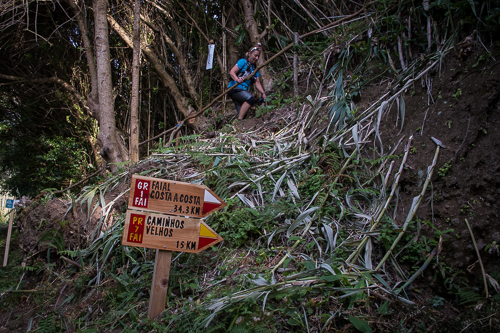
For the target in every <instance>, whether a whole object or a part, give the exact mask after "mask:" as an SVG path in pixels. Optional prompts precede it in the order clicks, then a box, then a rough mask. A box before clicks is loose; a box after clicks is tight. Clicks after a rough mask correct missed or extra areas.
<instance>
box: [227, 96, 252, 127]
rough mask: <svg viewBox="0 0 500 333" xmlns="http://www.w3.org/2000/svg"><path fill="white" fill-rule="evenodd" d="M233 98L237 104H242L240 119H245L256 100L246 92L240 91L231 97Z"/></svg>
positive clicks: (239, 113)
mask: <svg viewBox="0 0 500 333" xmlns="http://www.w3.org/2000/svg"><path fill="white" fill-rule="evenodd" d="M231 98H232V99H233V101H234V102H235V104H236V102H239V103H241V108H240V109H239V110H238V111H239V112H238V119H240V120H242V119H244V118H245V115H246V114H247V112H248V110H249V109H250V107H252V105H253V104H254V103H255V98H254V97H253V95H252V94H250V93H249V92H248V91H246V90H241V91H238V92H236V93H234V94H232V95H231Z"/></svg>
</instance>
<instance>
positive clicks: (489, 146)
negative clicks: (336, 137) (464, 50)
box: [382, 49, 500, 280]
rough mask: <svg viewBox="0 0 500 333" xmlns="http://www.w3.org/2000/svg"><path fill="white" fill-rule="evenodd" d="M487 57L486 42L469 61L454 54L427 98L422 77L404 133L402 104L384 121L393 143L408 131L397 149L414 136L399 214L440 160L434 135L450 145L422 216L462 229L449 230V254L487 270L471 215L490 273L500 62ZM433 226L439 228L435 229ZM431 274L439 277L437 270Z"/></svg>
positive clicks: (499, 163)
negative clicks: (469, 227)
mask: <svg viewBox="0 0 500 333" xmlns="http://www.w3.org/2000/svg"><path fill="white" fill-rule="evenodd" d="M485 57H486V53H485V52H484V49H480V50H477V51H476V53H474V54H472V55H470V56H469V58H468V59H466V60H459V59H457V58H456V57H455V55H454V54H451V55H449V56H448V57H447V59H446V61H444V62H443V65H442V67H441V75H439V73H438V72H435V73H433V74H432V77H431V79H432V99H433V101H432V100H430V103H429V105H427V104H428V94H427V87H425V86H424V87H422V85H421V84H420V83H417V84H415V85H414V87H413V90H411V89H408V91H407V93H406V95H405V103H406V116H405V121H404V127H403V130H402V131H401V134H399V132H400V126H399V125H397V124H396V119H397V113H398V112H397V110H396V105H394V107H393V108H392V109H391V111H390V113H389V116H388V117H387V118H385V121H384V123H383V125H382V128H383V130H382V141H383V142H384V144H386V145H387V148H391V146H394V144H395V143H397V142H398V140H399V139H400V136H401V135H404V136H405V139H404V140H403V143H402V144H401V146H400V147H399V148H398V150H396V154H401V153H403V146H404V144H406V142H407V140H408V138H409V137H410V136H411V135H413V140H412V143H411V148H410V155H409V157H408V160H407V163H406V167H407V170H405V172H404V173H403V176H402V179H401V181H400V184H401V190H400V193H399V194H400V195H399V199H400V203H399V205H398V207H399V211H398V215H397V217H396V221H397V222H399V223H400V224H402V223H403V222H404V219H405V218H406V215H407V214H408V210H409V208H410V206H411V203H412V200H413V198H414V197H415V196H417V195H419V194H420V192H421V190H422V184H423V182H424V180H425V177H426V175H427V167H428V166H430V165H431V164H432V160H433V158H434V155H435V152H436V148H437V145H436V144H435V143H434V142H433V140H432V139H431V138H432V137H434V138H436V139H438V140H439V141H441V142H442V144H443V145H444V146H446V148H445V149H440V152H439V157H438V160H437V164H436V168H435V171H434V174H433V177H432V186H430V187H429V188H428V191H427V192H426V194H425V198H424V201H423V202H422V204H421V205H420V208H419V210H418V213H417V216H418V218H420V219H421V220H423V221H430V222H431V223H432V224H433V225H434V226H436V227H437V228H438V229H439V230H441V231H445V230H449V229H453V230H454V231H453V232H449V233H446V234H445V235H444V238H445V242H444V243H443V252H442V253H441V256H442V257H443V260H446V262H447V263H448V264H449V265H450V266H451V268H452V269H455V268H456V269H462V270H463V269H466V268H467V267H469V266H470V269H469V272H471V273H472V274H474V275H476V276H477V277H480V276H481V270H480V267H479V265H477V261H478V258H477V254H476V252H475V249H474V246H473V243H472V240H471V235H470V232H469V230H468V228H467V225H466V223H465V219H467V221H468V222H469V223H470V225H471V227H472V231H473V233H474V237H475V239H476V241H477V247H478V249H479V251H480V253H481V257H482V260H483V263H484V266H485V270H486V272H487V273H490V274H491V273H492V272H494V271H499V269H500V266H499V265H500V261H499V260H498V259H499V257H500V253H499V251H498V247H495V244H499V243H500V232H499V230H498V227H496V225H497V223H498V212H499V211H500V210H499V204H498V200H497V198H498V194H500V190H499V185H500V180H499V179H500V155H499V153H500V150H499V142H500V133H499V132H498V131H497V130H496V129H497V128H498V126H499V123H500V104H499V101H500V75H499V74H500V66H498V64H499V62H494V61H489V62H486V61H481V60H480V59H482V58H485ZM495 57H496V58H498V53H497V54H496V55H495ZM411 95H413V96H411ZM399 121H401V119H399ZM431 199H432V200H431ZM429 233H431V234H432V232H431V230H430V228H429V229H428V230H427V234H429ZM495 242H496V243H495ZM488 245H490V246H489V247H488V249H487V250H486V247H487V246H488ZM471 265H472V266H471ZM428 278H429V279H430V280H432V274H430V275H428Z"/></svg>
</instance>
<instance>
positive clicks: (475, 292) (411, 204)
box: [0, 41, 500, 332]
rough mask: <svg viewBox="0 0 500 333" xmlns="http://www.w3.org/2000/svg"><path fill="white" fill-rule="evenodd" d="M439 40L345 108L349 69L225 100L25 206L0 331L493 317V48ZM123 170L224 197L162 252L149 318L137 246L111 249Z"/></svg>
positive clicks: (148, 258)
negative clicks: (191, 130)
mask: <svg viewBox="0 0 500 333" xmlns="http://www.w3.org/2000/svg"><path fill="white" fill-rule="evenodd" d="M463 45H465V44H462V46H463ZM443 53H446V56H445V57H443V58H439V57H437V58H432V57H428V58H424V57H422V59H421V61H420V62H418V61H417V62H415V63H413V64H412V67H410V68H409V69H408V70H407V71H406V72H405V73H412V74H411V75H406V76H403V75H400V79H399V80H397V79H395V80H392V79H389V77H384V76H383V75H382V76H381V77H380V76H379V78H378V79H377V80H373V81H370V82H369V83H368V84H366V85H364V86H363V87H362V89H360V90H359V91H358V94H357V95H356V98H352V99H350V100H349V101H348V102H349V105H348V107H349V110H350V112H348V113H345V114H342V113H341V112H340V111H339V112H338V113H336V112H335V110H341V109H340V108H337V109H336V108H335V107H334V106H335V105H336V104H337V103H339V99H337V98H335V96H336V90H338V89H339V87H341V86H342V85H341V84H343V85H344V86H346V87H347V86H348V85H349V83H350V82H352V81H350V80H351V77H350V75H352V72H350V71H349V70H347V71H345V72H344V73H343V74H340V76H339V75H338V73H337V76H335V74H333V75H332V76H331V77H332V78H333V80H332V82H333V83H334V84H332V85H328V86H325V87H324V89H323V91H322V93H321V94H317V95H316V96H314V95H312V96H311V95H309V97H307V95H308V94H307V93H306V94H304V96H301V98H300V99H299V100H298V101H296V100H295V99H293V96H291V93H290V92H288V91H281V90H279V88H274V91H273V92H272V93H273V95H272V96H274V97H273V98H272V99H271V100H270V101H268V104H267V105H264V106H261V107H259V108H257V109H256V110H254V111H253V113H250V117H249V118H248V119H246V120H244V121H242V122H234V123H233V122H231V121H232V120H231V117H232V114H233V112H234V110H232V109H229V110H228V111H227V114H226V115H221V117H220V119H224V120H223V121H219V122H218V123H215V122H214V124H213V126H212V133H210V135H206V134H207V133H205V136H196V135H193V136H189V137H183V138H180V139H178V145H176V144H174V145H172V146H170V147H158V148H157V150H156V152H154V153H153V154H152V156H151V157H149V158H148V159H146V160H143V161H141V162H140V163H139V164H138V165H136V166H134V167H133V168H130V169H123V170H121V171H118V172H117V173H115V174H113V175H108V176H107V177H106V178H103V179H102V180H101V181H100V182H96V183H92V184H89V185H88V186H87V187H86V188H84V189H83V190H82V192H80V193H74V194H72V193H68V195H66V196H65V197H62V198H53V197H52V196H50V195H46V196H45V199H37V200H35V201H33V202H31V203H27V207H26V208H23V209H22V210H21V209H20V211H19V218H18V220H17V225H18V227H19V233H17V234H16V238H15V242H14V244H13V246H14V249H16V250H17V247H19V248H20V249H21V251H19V250H17V251H19V252H17V254H16V255H15V256H14V258H13V259H12V260H11V262H10V263H9V269H10V271H8V270H2V271H1V272H2V273H1V274H2V277H3V278H5V280H6V281H11V280H15V279H17V281H18V284H17V286H10V285H5V286H3V287H5V288H4V289H5V292H2V294H1V297H2V301H3V304H5V306H4V309H5V311H3V312H2V314H1V317H0V323H1V326H2V328H0V332H8V331H22V330H26V329H27V328H28V327H29V328H31V327H37V329H38V331H40V332H41V331H43V329H46V328H48V327H52V328H53V329H54V328H56V330H55V331H78V330H80V331H83V332H84V331H85V330H87V332H90V331H91V330H92V329H95V330H97V331H101V332H115V331H122V330H125V331H128V330H130V331H134V330H135V331H172V332H187V331H189V332H191V331H207V332H208V331H212V330H217V329H218V330H225V331H231V330H234V331H237V330H240V331H279V332H291V331H296V332H304V331H310V332H320V331H321V332H326V331H332V332H334V331H348V332H355V331H361V332H371V331H372V330H375V331H377V330H378V331H401V332H410V331H419V332H424V331H431V332H460V331H464V332H472V331H477V332H479V331H486V330H488V329H489V330H491V331H496V329H498V328H500V323H499V317H498V306H499V299H500V298H499V294H498V292H499V290H498V283H497V282H496V281H498V278H499V277H500V272H499V261H498V258H499V255H500V253H499V247H498V246H499V243H500V233H499V232H498V230H497V229H498V228H496V223H497V220H498V211H499V210H500V209H499V207H498V206H499V204H498V202H497V200H496V198H497V197H498V194H499V193H498V188H499V186H498V185H499V184H498V182H499V180H498V179H499V176H500V175H499V172H500V164H499V162H500V160H499V158H500V157H499V149H498V144H499V143H498V142H500V140H499V139H500V138H499V134H498V133H497V132H496V130H495V129H496V127H497V126H498V122H499V121H500V104H499V101H500V100H499V97H500V90H499V89H500V88H499V87H500V85H499V77H500V76H499V75H498V74H499V73H500V66H498V64H499V62H498V61H497V60H496V59H499V58H500V52H499V48H498V45H497V46H496V48H494V49H492V50H491V52H489V51H487V50H485V48H484V46H482V45H481V43H479V42H478V41H473V44H472V47H470V50H469V51H467V52H465V51H464V50H463V48H462V47H461V46H460V45H458V46H457V47H456V48H455V49H451V48H450V49H448V52H443ZM373 66H374V65H373ZM375 67H376V66H374V67H373V70H374V71H375V72H376V70H377V69H376V68H375ZM369 68H370V67H369ZM402 72H403V71H401V72H400V73H402ZM374 74H375V75H376V74H378V73H374ZM342 75H343V76H342ZM306 78H307V75H306V73H304V72H303V76H302V80H303V81H302V82H303V83H304V82H305V80H306ZM342 78H344V81H342ZM337 82H340V83H341V84H337ZM306 90H307V87H306V86H305V85H303V87H302V91H303V92H306ZM287 98H289V100H287ZM351 102H352V104H351ZM332 110H333V111H332ZM216 111H217V110H216ZM256 115H258V116H259V117H256ZM330 119H334V120H335V121H333V122H332V123H330ZM206 136H210V137H211V138H206ZM438 147H439V148H438ZM136 173H140V174H144V175H148V176H151V177H157V178H165V179H173V180H178V181H187V182H193V183H203V184H205V185H207V186H209V187H210V188H212V189H213V190H214V191H215V192H216V193H217V194H218V195H219V196H220V197H221V198H223V199H224V200H225V201H226V202H227V203H228V207H227V208H226V209H225V210H223V211H221V212H218V213H216V214H214V215H212V216H211V217H209V218H208V219H207V223H208V224H209V225H210V226H211V227H212V228H213V229H214V230H215V231H216V232H217V233H219V234H220V235H221V236H222V237H224V239H225V241H224V242H223V243H221V244H220V245H218V246H216V247H214V248H212V249H211V250H208V251H205V252H203V253H201V254H199V255H193V254H186V253H184V254H182V253H174V256H173V258H174V261H173V264H172V272H171V279H170V281H169V290H170V292H169V295H168V299H167V303H168V306H167V311H166V312H165V313H164V314H163V315H162V316H161V318H159V320H158V321H157V322H156V321H148V320H147V319H146V317H147V309H148V300H149V292H150V291H149V290H150V289H149V288H150V284H151V275H152V270H153V261H154V251H153V250H151V249H143V248H138V247H123V246H121V235H122V232H123V223H124V212H125V210H126V206H127V204H126V200H127V198H128V189H129V187H130V179H131V175H132V174H136ZM466 221H467V222H466ZM467 223H468V224H469V225H470V226H471V229H470V230H471V231H469V229H468V227H467ZM472 234H473V235H474V238H475V242H473V240H472V238H471V236H472ZM476 250H477V251H479V254H480V255H481V258H478V253H477V252H476ZM483 266H484V271H483V268H482V267H483ZM20 267H22V268H20ZM16 272H17V273H16ZM16 274H17V275H16ZM9 279H10V280H9ZM483 279H484V280H483ZM486 286H487V287H486ZM8 288H10V289H8ZM4 289H2V290H4ZM52 331H54V330H52Z"/></svg>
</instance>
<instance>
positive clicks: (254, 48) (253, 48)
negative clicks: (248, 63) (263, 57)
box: [248, 46, 260, 53]
mask: <svg viewBox="0 0 500 333" xmlns="http://www.w3.org/2000/svg"><path fill="white" fill-rule="evenodd" d="M255 50H259V51H260V47H258V46H255V47H252V48H251V49H250V51H248V53H252V52H253V51H255Z"/></svg>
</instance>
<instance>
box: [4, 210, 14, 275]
mask: <svg viewBox="0 0 500 333" xmlns="http://www.w3.org/2000/svg"><path fill="white" fill-rule="evenodd" d="M13 221H14V209H12V210H11V211H10V219H9V229H8V230H7V240H6V242H5V254H4V256H3V267H5V266H7V259H8V257H9V247H10V236H11V234H12V222H13Z"/></svg>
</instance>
